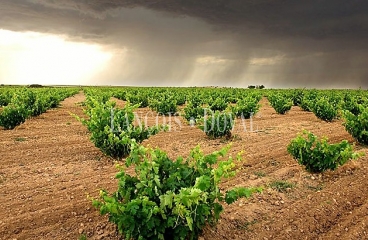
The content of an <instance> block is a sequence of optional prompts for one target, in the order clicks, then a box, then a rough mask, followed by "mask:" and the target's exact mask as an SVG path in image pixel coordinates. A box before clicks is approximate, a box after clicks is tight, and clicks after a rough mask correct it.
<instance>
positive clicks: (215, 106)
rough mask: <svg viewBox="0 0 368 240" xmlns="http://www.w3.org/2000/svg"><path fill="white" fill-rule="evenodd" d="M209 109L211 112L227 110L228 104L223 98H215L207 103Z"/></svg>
mask: <svg viewBox="0 0 368 240" xmlns="http://www.w3.org/2000/svg"><path fill="white" fill-rule="evenodd" d="M209 106H210V109H211V110H212V111H223V110H225V109H226V108H227V106H228V103H227V102H226V101H225V100H224V99H223V98H220V97H218V98H215V99H214V100H213V101H212V102H210V103H209Z"/></svg>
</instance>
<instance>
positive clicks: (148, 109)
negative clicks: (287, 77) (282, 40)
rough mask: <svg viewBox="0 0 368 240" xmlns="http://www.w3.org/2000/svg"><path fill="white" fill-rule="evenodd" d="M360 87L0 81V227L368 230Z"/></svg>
mask: <svg viewBox="0 0 368 240" xmlns="http://www.w3.org/2000/svg"><path fill="white" fill-rule="evenodd" d="M367 142H368V91H365V90H362V89H358V90H317V89H282V90H281V89H237V88H195V87H193V88H159V87H150V88H138V87H83V88H56V87H49V88H37V89H36V88H27V87H0V144H1V148H0V149H1V150H0V159H1V164H2V168H1V170H0V190H1V192H2V194H1V195H0V200H1V202H2V203H3V204H2V206H1V207H0V239H123V238H125V239H130V238H132V239H198V238H200V239H336V238H340V239H368V222H367V221H368V217H367V216H368V202H367V201H366V199H367V198H368V191H367V190H368V185H367V184H366V182H367V179H366V169H367V167H368V163H367V156H366V154H367V147H366V144H367Z"/></svg>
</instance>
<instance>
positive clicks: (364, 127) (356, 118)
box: [343, 106, 368, 144]
mask: <svg viewBox="0 0 368 240" xmlns="http://www.w3.org/2000/svg"><path fill="white" fill-rule="evenodd" d="M359 108H360V110H359V112H360V113H358V114H357V115H354V114H353V113H351V112H350V111H347V110H345V111H343V118H344V123H343V124H344V126H345V129H346V131H348V132H349V133H350V134H351V135H352V136H353V137H354V138H355V139H356V140H357V141H358V142H359V143H362V144H368V107H363V106H360V107H359Z"/></svg>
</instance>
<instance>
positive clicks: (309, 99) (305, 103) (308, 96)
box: [299, 89, 318, 112]
mask: <svg viewBox="0 0 368 240" xmlns="http://www.w3.org/2000/svg"><path fill="white" fill-rule="evenodd" d="M317 97H318V91H317V90H315V89H313V90H309V91H304V94H303V98H302V100H301V103H300V105H299V106H300V107H301V108H302V109H303V110H304V111H308V112H311V111H312V109H313V106H314V103H315V101H316V98H317Z"/></svg>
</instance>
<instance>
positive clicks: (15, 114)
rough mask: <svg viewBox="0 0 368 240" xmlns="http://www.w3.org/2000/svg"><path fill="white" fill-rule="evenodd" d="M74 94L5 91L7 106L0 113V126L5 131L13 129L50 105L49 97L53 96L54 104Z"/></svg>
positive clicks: (42, 91) (69, 91)
mask: <svg viewBox="0 0 368 240" xmlns="http://www.w3.org/2000/svg"><path fill="white" fill-rule="evenodd" d="M75 93H76V90H75V89H68V90H66V89H62V88H60V89H48V88H44V89H33V90H31V89H28V88H16V89H13V90H10V91H7V93H6V95H7V99H8V98H10V101H9V100H7V104H6V105H7V106H6V107H4V108H3V109H2V111H1V112H0V126H2V127H4V128H5V129H14V128H15V127H16V126H18V125H20V124H22V123H24V122H25V121H26V119H27V118H29V117H31V116H38V115H40V114H42V113H44V112H46V110H47V109H49V108H50V107H51V106H52V105H51V102H52V101H51V100H50V96H53V98H54V99H55V102H56V104H58V103H59V102H60V101H61V100H63V99H65V98H66V97H69V96H71V95H73V94H75Z"/></svg>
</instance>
